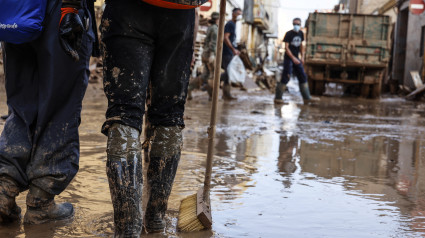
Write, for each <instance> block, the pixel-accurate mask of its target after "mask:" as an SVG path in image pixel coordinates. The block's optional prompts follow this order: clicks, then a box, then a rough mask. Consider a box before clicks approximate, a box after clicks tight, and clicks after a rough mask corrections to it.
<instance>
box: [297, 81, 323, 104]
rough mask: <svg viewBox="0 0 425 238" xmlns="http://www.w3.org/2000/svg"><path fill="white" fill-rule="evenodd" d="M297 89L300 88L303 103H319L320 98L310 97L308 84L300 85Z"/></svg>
mask: <svg viewBox="0 0 425 238" xmlns="http://www.w3.org/2000/svg"><path fill="white" fill-rule="evenodd" d="M299 87H300V92H301V95H302V97H303V100H304V103H309V102H318V101H320V98H318V97H312V96H311V95H310V90H309V89H308V83H300V84H299Z"/></svg>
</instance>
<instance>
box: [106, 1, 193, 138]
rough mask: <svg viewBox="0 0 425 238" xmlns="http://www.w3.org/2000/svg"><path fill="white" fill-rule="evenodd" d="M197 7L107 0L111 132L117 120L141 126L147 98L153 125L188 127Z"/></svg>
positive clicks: (148, 113)
mask: <svg viewBox="0 0 425 238" xmlns="http://www.w3.org/2000/svg"><path fill="white" fill-rule="evenodd" d="M194 19H195V12H194V10H193V9H191V10H173V9H165V8H159V7H155V6H152V5H149V4H147V3H144V2H142V1H135V0H109V1H108V2H107V5H106V8H105V12H104V14H103V19H102V34H103V36H102V38H103V42H104V45H105V58H104V74H105V76H104V90H105V94H106V97H107V98H108V109H107V112H106V122H105V123H104V124H103V127H102V132H103V133H104V134H106V133H107V130H108V128H110V126H112V124H114V123H120V124H124V125H127V126H131V127H133V128H136V129H138V130H139V131H141V130H142V124H143V115H144V113H145V102H146V98H147V97H149V98H148V111H147V117H148V121H149V123H150V124H151V125H153V126H184V121H183V113H184V106H185V102H186V96H187V87H188V84H189V77H190V63H191V60H192V54H193V29H194Z"/></svg>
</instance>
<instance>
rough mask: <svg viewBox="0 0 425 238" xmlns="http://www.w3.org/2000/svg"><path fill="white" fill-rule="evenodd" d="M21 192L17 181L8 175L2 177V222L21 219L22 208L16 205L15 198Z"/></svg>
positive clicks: (0, 196) (0, 198)
mask: <svg viewBox="0 0 425 238" xmlns="http://www.w3.org/2000/svg"><path fill="white" fill-rule="evenodd" d="M18 194H19V188H18V185H17V184H16V182H15V181H14V180H13V179H12V178H9V177H7V176H1V177H0V223H7V222H13V221H16V220H19V219H20V217H21V208H20V207H18V205H16V201H15V198H16V196H18Z"/></svg>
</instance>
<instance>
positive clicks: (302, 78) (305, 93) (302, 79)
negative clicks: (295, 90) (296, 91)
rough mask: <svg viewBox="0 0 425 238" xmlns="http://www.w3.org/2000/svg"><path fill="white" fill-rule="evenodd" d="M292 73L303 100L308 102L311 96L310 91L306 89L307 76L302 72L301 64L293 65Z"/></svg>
mask: <svg viewBox="0 0 425 238" xmlns="http://www.w3.org/2000/svg"><path fill="white" fill-rule="evenodd" d="M294 73H295V76H297V78H298V85H299V88H300V92H301V95H302V97H303V99H306V100H309V99H310V98H311V96H310V90H309V89H308V83H307V74H306V73H305V71H304V66H303V65H302V64H299V65H295V64H294Z"/></svg>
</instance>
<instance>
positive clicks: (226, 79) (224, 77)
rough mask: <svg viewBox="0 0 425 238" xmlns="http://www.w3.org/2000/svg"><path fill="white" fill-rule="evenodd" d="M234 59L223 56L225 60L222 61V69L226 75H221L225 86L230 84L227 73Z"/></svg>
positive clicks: (229, 56)
mask: <svg viewBox="0 0 425 238" xmlns="http://www.w3.org/2000/svg"><path fill="white" fill-rule="evenodd" d="M232 59H233V55H229V54H223V59H222V60H221V68H222V69H224V73H222V74H221V75H220V81H223V83H224V85H227V84H229V83H230V82H229V73H228V72H227V66H229V64H230V62H231V61H232Z"/></svg>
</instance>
